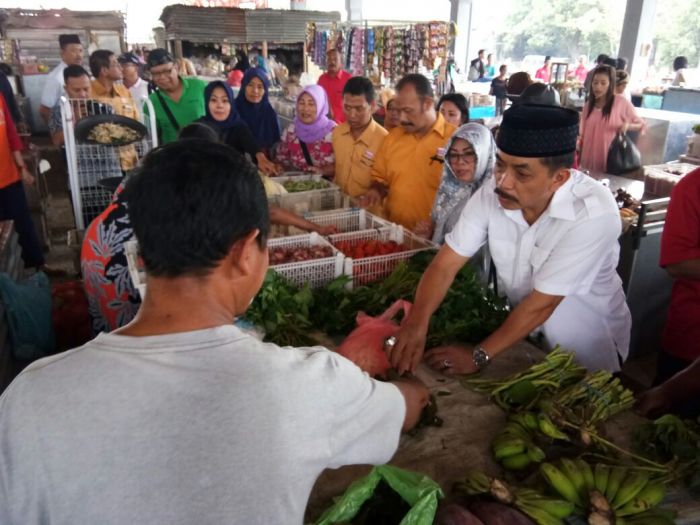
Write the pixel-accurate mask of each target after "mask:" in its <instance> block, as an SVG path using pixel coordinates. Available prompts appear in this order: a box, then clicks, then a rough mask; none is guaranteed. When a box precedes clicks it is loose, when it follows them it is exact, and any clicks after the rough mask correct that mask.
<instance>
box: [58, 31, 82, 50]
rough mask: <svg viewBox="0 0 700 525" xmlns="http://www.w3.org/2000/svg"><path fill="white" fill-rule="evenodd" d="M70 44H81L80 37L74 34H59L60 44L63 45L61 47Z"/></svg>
mask: <svg viewBox="0 0 700 525" xmlns="http://www.w3.org/2000/svg"><path fill="white" fill-rule="evenodd" d="M68 44H80V37H79V36H78V35H73V34H64V35H58V45H60V46H61V49H63V48H64V47H66V46H67V45H68Z"/></svg>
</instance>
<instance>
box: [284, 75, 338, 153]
mask: <svg viewBox="0 0 700 525" xmlns="http://www.w3.org/2000/svg"><path fill="white" fill-rule="evenodd" d="M304 93H308V94H309V95H310V96H311V98H313V99H314V101H315V102H316V120H315V121H314V122H313V123H311V124H304V123H303V122H302V121H301V120H300V119H299V117H298V116H297V117H295V118H294V131H295V133H296V135H297V137H299V140H301V141H302V142H306V143H307V144H310V143H313V142H317V141H319V140H321V139H323V137H325V136H326V135H328V133H329V132H330V131H331V130H332V129H333V128H334V127H335V126H336V123H335V122H333V121H332V120H331V119H329V118H328V97H326V92H325V91H324V89H323V88H322V87H321V86H318V85H311V86H306V87H305V88H304V89H302V90H301V93H299V96H298V97H297V102H298V101H299V98H300V97H301V96H302V95H303V94H304Z"/></svg>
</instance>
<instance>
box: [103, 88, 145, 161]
mask: <svg viewBox="0 0 700 525" xmlns="http://www.w3.org/2000/svg"><path fill="white" fill-rule="evenodd" d="M92 98H94V99H95V100H97V101H98V102H103V103H105V104H109V105H110V106H112V108H114V113H116V114H117V115H121V116H122V117H129V118H132V119H134V120H139V110H138V109H136V103H135V102H134V99H133V97H132V96H131V91H129V89H128V88H127V87H126V86H123V85H122V84H114V85H113V86H112V91H107V88H106V87H105V86H104V85H103V84H102V83H101V82H100V81H99V80H97V79H95V80H93V81H92ZM119 159H120V163H121V167H122V169H123V170H124V171H129V170H132V169H134V168H135V167H136V164H137V162H138V158H137V155H136V149H134V147H133V146H122V147H120V148H119Z"/></svg>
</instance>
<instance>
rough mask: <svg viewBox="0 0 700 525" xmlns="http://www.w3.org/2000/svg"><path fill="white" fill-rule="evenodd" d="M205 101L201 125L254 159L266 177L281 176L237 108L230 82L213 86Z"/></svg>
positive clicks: (221, 81) (208, 86)
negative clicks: (268, 175) (207, 127)
mask: <svg viewBox="0 0 700 525" xmlns="http://www.w3.org/2000/svg"><path fill="white" fill-rule="evenodd" d="M204 101H205V103H206V107H205V112H206V114H205V116H203V117H202V118H200V119H199V120H198V121H197V122H202V123H203V124H206V125H207V126H209V127H210V128H212V129H214V130H215V131H216V132H217V134H218V135H219V140H220V141H221V142H223V143H224V144H227V145H229V146H231V147H232V148H233V149H235V150H236V151H238V152H239V153H241V154H242V155H245V154H248V155H250V158H251V159H252V160H253V161H254V162H255V163H256V164H257V165H258V167H259V168H260V171H262V172H263V173H266V174H276V173H278V172H279V170H278V169H277V167H276V166H275V165H274V164H273V163H272V162H270V160H268V158H267V157H266V156H265V153H263V152H262V151H260V148H259V147H258V146H257V144H256V143H255V139H254V138H253V135H252V133H251V132H250V129H248V126H246V123H245V122H243V120H241V118H240V117H239V115H238V112H237V111H236V108H235V107H234V99H233V90H232V89H231V88H230V87H229V86H228V85H227V84H226V82H224V81H223V80H215V81H214V82H210V83H209V85H207V87H206V88H205V89H204Z"/></svg>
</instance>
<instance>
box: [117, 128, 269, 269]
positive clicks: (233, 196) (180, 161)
mask: <svg viewBox="0 0 700 525" xmlns="http://www.w3.org/2000/svg"><path fill="white" fill-rule="evenodd" d="M125 191H126V192H127V193H126V198H127V203H128V206H129V218H130V220H131V224H132V226H133V228H134V233H135V234H136V238H137V239H138V241H139V246H140V251H141V255H142V257H143V260H144V263H145V266H146V271H147V272H148V273H149V274H150V275H152V276H157V277H169V278H173V277H179V276H185V275H191V276H205V275H207V274H208V273H209V272H210V271H211V269H212V268H215V267H216V266H217V264H219V263H220V261H221V260H223V259H224V257H226V256H227V255H228V253H229V252H230V250H231V248H232V247H233V245H234V244H235V243H236V242H237V241H239V240H241V239H243V238H244V237H245V236H246V235H248V234H249V233H250V232H251V231H253V230H255V229H258V230H260V234H259V236H258V239H257V240H258V243H259V245H260V246H261V247H264V246H265V244H266V241H267V234H268V231H269V229H270V216H269V212H268V208H267V198H266V197H265V191H264V189H263V185H262V181H261V180H260V177H259V176H258V173H257V170H256V169H255V167H254V166H253V165H252V164H251V163H250V162H248V161H247V160H246V158H245V157H243V156H242V155H241V154H239V153H238V152H236V151H235V150H233V149H232V148H230V147H228V146H226V145H224V144H219V143H216V142H211V141H207V140H202V139H187V140H185V141H175V142H171V143H169V144H166V145H165V146H162V147H160V148H157V149H155V150H153V151H152V152H151V153H149V154H148V155H146V157H145V158H144V162H143V166H142V167H141V169H140V170H139V172H138V173H137V174H136V175H134V176H133V178H132V179H131V180H129V182H128V183H127V185H126V190H125Z"/></svg>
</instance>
